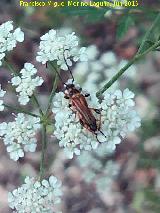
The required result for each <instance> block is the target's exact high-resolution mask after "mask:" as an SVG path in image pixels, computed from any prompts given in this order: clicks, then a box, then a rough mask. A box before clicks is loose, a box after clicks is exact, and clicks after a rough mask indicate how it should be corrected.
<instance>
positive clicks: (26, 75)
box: [11, 63, 43, 105]
mask: <svg viewBox="0 0 160 213" xmlns="http://www.w3.org/2000/svg"><path fill="white" fill-rule="evenodd" d="M20 73H21V77H19V76H16V77H13V78H12V79H11V83H12V85H13V86H16V92H18V93H19V94H18V101H19V103H20V104H22V105H26V104H27V103H28V102H29V98H30V97H31V96H32V95H33V92H34V90H35V88H36V87H38V86H41V85H42V83H43V79H42V78H41V77H39V76H36V77H34V75H35V74H36V73H37V69H36V68H35V67H34V65H33V64H31V63H25V64H24V68H23V69H22V70H21V71H20Z"/></svg>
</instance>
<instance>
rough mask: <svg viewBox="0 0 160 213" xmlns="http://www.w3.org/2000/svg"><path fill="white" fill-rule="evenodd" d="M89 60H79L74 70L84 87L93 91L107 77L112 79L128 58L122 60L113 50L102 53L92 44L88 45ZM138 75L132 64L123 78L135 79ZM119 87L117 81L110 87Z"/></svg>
mask: <svg viewBox="0 0 160 213" xmlns="http://www.w3.org/2000/svg"><path fill="white" fill-rule="evenodd" d="M86 53H87V56H88V61H87V62H83V63H82V62H78V63H77V64H76V66H75V68H74V70H73V72H74V74H75V79H76V81H77V82H79V83H80V84H81V85H83V88H85V89H86V90H88V91H89V92H91V91H95V92H96V91H97V90H98V89H100V88H101V87H102V86H103V85H104V84H105V83H106V79H111V78H112V77H113V76H114V75H115V74H116V73H117V71H118V70H120V69H121V68H122V67H124V65H125V64H127V60H120V59H118V58H117V56H116V55H115V54H114V53H113V52H111V51H108V52H105V53H103V54H101V55H100V53H99V51H98V49H97V47H96V46H95V45H91V46H89V47H87V49H86ZM135 75H136V67H135V66H134V65H132V66H131V67H130V68H129V69H128V72H126V73H124V75H123V76H122V78H129V79H133V78H134V77H135ZM118 87H119V82H118V81H117V82H115V83H114V84H113V85H112V87H111V88H110V89H112V90H115V89H117V88H118Z"/></svg>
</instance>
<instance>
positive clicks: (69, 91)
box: [64, 83, 106, 142]
mask: <svg viewBox="0 0 160 213" xmlns="http://www.w3.org/2000/svg"><path fill="white" fill-rule="evenodd" d="M65 86H66V88H65V91H64V94H65V95H64V98H66V99H69V100H70V103H69V107H70V108H71V109H72V111H73V112H75V113H76V115H77V116H78V118H79V122H80V124H81V125H82V126H83V127H84V128H86V129H88V130H89V131H90V132H92V133H93V134H95V135H96V138H97V133H98V132H101V134H102V135H104V133H103V132H102V131H101V130H100V128H101V109H95V108H89V106H88V103H87V101H86V97H88V96H90V94H88V93H87V94H85V95H83V94H82V92H81V91H82V89H81V88H80V89H78V88H76V86H75V85H74V84H73V83H72V84H65ZM93 111H94V112H96V113H97V114H99V115H100V119H99V120H97V119H96V118H95V116H94V114H93ZM104 136H105V135H104ZM105 137H106V136H105ZM97 141H98V142H100V141H99V140H98V138H97Z"/></svg>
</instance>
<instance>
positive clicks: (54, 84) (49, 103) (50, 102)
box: [46, 74, 58, 114]
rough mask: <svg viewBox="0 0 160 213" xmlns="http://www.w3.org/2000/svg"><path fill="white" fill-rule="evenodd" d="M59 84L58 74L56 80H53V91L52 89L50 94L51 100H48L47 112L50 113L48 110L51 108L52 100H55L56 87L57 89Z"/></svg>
mask: <svg viewBox="0 0 160 213" xmlns="http://www.w3.org/2000/svg"><path fill="white" fill-rule="evenodd" d="M57 84H58V75H57V74H56V76H55V79H54V82H53V87H52V91H51V94H50V96H49V101H48V106H47V110H46V114H48V112H49V110H50V108H51V105H52V100H53V97H54V95H55V92H56V89H57Z"/></svg>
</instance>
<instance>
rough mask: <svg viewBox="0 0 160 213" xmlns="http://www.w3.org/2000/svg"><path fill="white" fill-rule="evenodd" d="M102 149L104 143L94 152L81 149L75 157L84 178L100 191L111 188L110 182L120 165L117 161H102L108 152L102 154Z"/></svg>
mask: <svg viewBox="0 0 160 213" xmlns="http://www.w3.org/2000/svg"><path fill="white" fill-rule="evenodd" d="M101 147H102V149H103V151H102V149H101ZM104 150H105V144H102V145H101V146H100V147H99V148H98V149H97V150H95V151H94V152H87V151H83V152H82V154H81V155H80V156H78V158H77V160H78V162H79V165H80V166H81V168H82V170H83V172H82V176H83V178H84V180H85V181H86V182H87V183H94V184H95V185H96V187H97V190H98V191H99V192H100V193H101V192H102V191H104V190H105V191H106V190H107V191H110V190H111V186H112V183H113V181H114V179H115V178H116V177H117V175H118V173H119V171H120V165H119V164H118V163H117V162H115V161H112V160H109V161H107V162H106V160H105V161H104V159H106V157H108V156H109V153H108V154H107V153H105V155H104Z"/></svg>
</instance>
